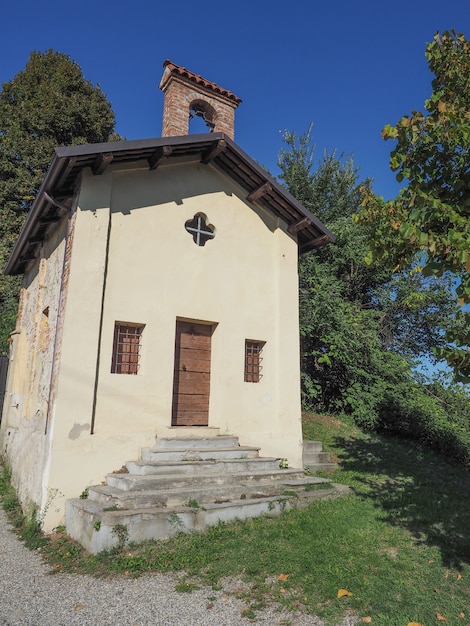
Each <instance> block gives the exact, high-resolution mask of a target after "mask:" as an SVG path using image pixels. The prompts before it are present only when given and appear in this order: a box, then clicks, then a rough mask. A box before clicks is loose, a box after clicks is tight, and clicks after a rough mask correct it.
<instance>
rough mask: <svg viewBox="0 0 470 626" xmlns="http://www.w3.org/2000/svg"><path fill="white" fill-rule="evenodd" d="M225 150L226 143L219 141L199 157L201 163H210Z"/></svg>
mask: <svg viewBox="0 0 470 626" xmlns="http://www.w3.org/2000/svg"><path fill="white" fill-rule="evenodd" d="M226 149H227V142H226V141H225V140H224V139H219V141H218V142H217V143H216V145H215V146H214V147H213V148H210V149H209V150H207V152H205V153H204V154H203V155H202V157H201V163H205V164H206V165H207V163H210V162H211V161H213V160H214V159H215V158H216V157H217V156H219V154H220V153H221V152H224V151H225V150H226Z"/></svg>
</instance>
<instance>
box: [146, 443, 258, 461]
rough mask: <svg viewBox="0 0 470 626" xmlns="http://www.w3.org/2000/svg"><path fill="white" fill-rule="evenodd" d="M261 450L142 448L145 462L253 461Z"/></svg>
mask: <svg viewBox="0 0 470 626" xmlns="http://www.w3.org/2000/svg"><path fill="white" fill-rule="evenodd" d="M258 456H259V448H252V447H249V446H232V447H227V448H223V447H222V446H217V447H212V448H211V447H209V448H204V447H202V446H201V447H197V448H196V447H192V448H174V449H172V448H169V449H165V448H163V449H159V448H142V460H143V461H202V460H208V459H253V458H256V457H258Z"/></svg>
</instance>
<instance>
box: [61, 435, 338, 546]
mask: <svg viewBox="0 0 470 626" xmlns="http://www.w3.org/2000/svg"><path fill="white" fill-rule="evenodd" d="M310 443H315V442H310ZM318 443H319V442H318ZM313 448H315V449H314V450H313V452H312V453H313V454H315V455H318V456H316V457H315V458H316V459H317V460H324V459H325V457H323V456H322V454H324V453H323V452H322V451H321V444H320V449H318V445H315V446H313ZM310 452H311V450H310ZM141 456H142V459H141V460H139V461H128V462H127V463H126V469H125V470H124V471H122V472H118V473H113V474H109V475H108V476H107V477H106V484H105V485H96V486H91V487H89V488H88V498H87V499H85V500H82V499H75V500H69V501H68V502H67V507H66V527H67V532H68V533H69V535H71V536H72V537H73V538H74V539H76V540H77V541H79V542H80V543H81V544H82V545H83V546H85V548H86V549H87V550H89V551H90V552H94V553H96V552H99V551H101V550H108V549H110V548H112V547H115V546H119V545H123V544H124V543H125V542H127V541H134V542H139V541H144V540H146V539H165V538H168V537H172V536H174V535H176V534H178V533H179V532H191V531H194V530H204V529H205V528H207V527H208V526H210V525H212V524H217V523H219V522H221V521H222V522H227V521H230V520H234V519H247V518H249V517H255V516H258V515H262V514H270V515H276V514H279V513H281V512H282V511H283V510H284V509H285V508H290V507H294V506H296V507H302V506H306V505H307V504H308V503H309V502H311V501H312V500H314V499H317V498H326V497H328V498H333V497H338V496H340V495H343V494H344V493H347V492H348V488H346V487H343V486H341V485H335V484H331V482H330V481H328V480H327V479H324V478H319V477H315V476H305V472H304V469H296V468H285V469H284V468H281V467H280V465H279V463H280V460H279V459H276V458H270V457H267V458H264V457H260V456H259V449H258V448H253V447H242V446H240V445H239V443H238V439H237V438H236V437H214V438H210V437H195V438H191V439H190V438H185V439H180V438H175V439H170V438H168V439H166V438H160V439H157V440H156V444H155V446H154V447H153V448H151V449H150V448H144V449H143V450H142V455H141ZM321 465H322V468H323V467H324V466H325V463H322V464H321Z"/></svg>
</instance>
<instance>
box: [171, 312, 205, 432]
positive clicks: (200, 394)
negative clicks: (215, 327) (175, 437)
mask: <svg viewBox="0 0 470 626" xmlns="http://www.w3.org/2000/svg"><path fill="white" fill-rule="evenodd" d="M211 336H212V326H209V325H208V324H196V323H193V322H179V321H177V322H176V341H175V369H174V378H173V408H172V416H171V425H172V426H207V425H208V424H209V391H210V375H211Z"/></svg>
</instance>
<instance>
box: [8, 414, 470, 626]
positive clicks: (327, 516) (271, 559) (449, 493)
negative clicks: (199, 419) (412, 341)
mask: <svg viewBox="0 0 470 626" xmlns="http://www.w3.org/2000/svg"><path fill="white" fill-rule="evenodd" d="M304 431H305V438H306V439H320V440H322V441H323V443H324V448H325V449H326V450H329V451H330V452H332V454H333V455H335V456H336V457H337V458H338V460H339V461H340V464H341V465H340V469H338V470H336V471H335V472H329V473H328V474H325V476H327V477H328V478H330V479H331V480H332V481H334V482H340V483H343V484H347V485H350V486H351V487H352V488H353V490H354V491H353V494H352V495H351V496H348V497H344V498H340V499H336V500H329V501H325V500H322V501H318V502H315V503H313V504H312V505H310V506H309V508H307V509H304V510H299V511H296V510H291V511H287V512H285V513H283V514H282V515H281V516H280V517H273V518H262V519H255V520H250V521H246V522H236V523H232V524H226V525H219V526H216V527H213V528H211V529H209V530H208V531H207V532H206V533H203V534H192V535H181V536H180V537H178V538H176V539H172V540H169V541H165V542H148V543H146V544H143V545H141V546H126V547H125V548H124V549H123V550H121V551H114V552H112V553H107V554H101V555H97V556H92V555H88V554H86V553H84V552H83V551H82V550H81V548H80V547H79V546H77V545H76V544H74V543H73V542H71V541H70V540H69V539H68V538H67V537H66V536H64V535H61V534H57V536H55V537H52V538H45V539H42V540H41V542H40V544H41V546H40V547H41V550H42V552H43V554H44V557H45V558H46V559H47V560H48V561H49V562H50V564H51V565H52V566H53V569H54V570H55V571H58V572H59V571H73V572H83V573H84V572H88V573H95V574H98V575H107V574H109V573H121V574H122V573H125V575H127V576H136V575H139V574H141V573H144V572H148V571H152V570H153V571H176V572H180V573H181V577H180V583H179V585H178V589H179V590H181V591H188V592H189V591H191V589H192V588H194V585H202V584H207V585H212V586H213V587H214V588H220V587H221V586H223V585H224V578H226V577H236V578H239V579H240V580H242V581H244V584H243V585H240V589H239V590H238V595H240V596H241V597H244V598H245V599H246V602H247V610H246V611H245V612H244V616H245V617H246V618H247V619H256V613H257V611H258V610H262V608H263V606H265V604H266V603H269V602H278V603H280V604H282V605H285V606H287V607H289V608H290V609H291V610H292V611H296V610H302V611H304V612H310V613H312V614H315V615H319V616H320V617H322V618H323V619H325V621H326V622H327V623H328V624H334V623H336V622H338V621H339V620H340V618H341V617H342V616H343V615H344V614H345V613H352V614H354V615H357V616H358V618H360V623H372V624H377V625H380V626H388V625H390V626H391V625H393V626H401V625H403V626H407V625H408V624H409V623H410V622H417V623H419V624H422V625H423V626H429V625H430V624H437V623H439V622H442V623H444V624H448V625H449V626H452V625H454V624H462V625H465V624H470V474H469V473H468V472H466V471H465V470H463V469H461V468H459V467H456V466H454V465H452V464H449V463H447V462H446V461H445V460H444V459H443V458H441V457H439V456H437V455H435V454H434V453H432V452H430V451H428V450H426V449H424V448H422V447H421V446H419V445H418V444H416V443H414V442H408V441H404V440H400V439H390V438H384V437H379V436H377V435H368V434H364V433H362V432H361V431H360V430H358V429H357V428H356V427H355V426H353V425H352V424H349V423H348V422H347V420H346V418H345V419H344V420H340V419H338V418H329V417H325V416H314V415H305V416H304ZM9 508H10V509H13V507H12V506H10V507H9ZM11 512H12V511H11ZM23 532H24V529H23ZM35 545H37V544H35ZM279 577H280V578H279ZM341 589H342V590H346V591H347V592H349V593H350V594H351V595H347V594H345V595H343V597H341V598H339V597H338V591H339V590H341ZM467 607H468V608H467Z"/></svg>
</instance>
